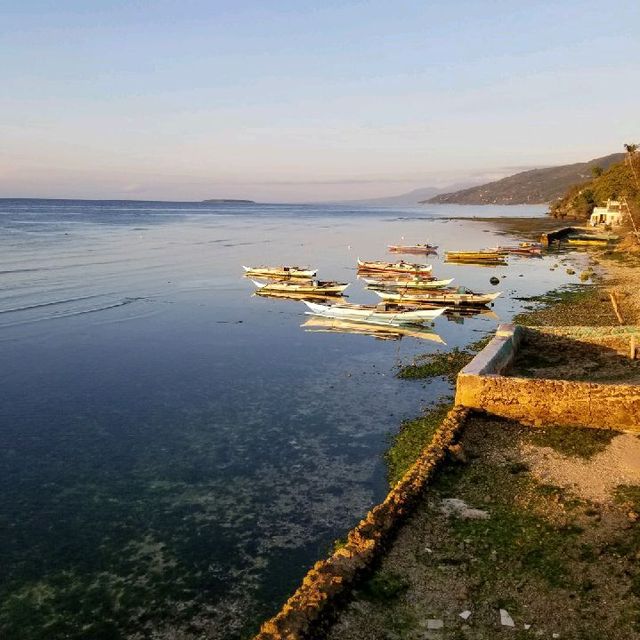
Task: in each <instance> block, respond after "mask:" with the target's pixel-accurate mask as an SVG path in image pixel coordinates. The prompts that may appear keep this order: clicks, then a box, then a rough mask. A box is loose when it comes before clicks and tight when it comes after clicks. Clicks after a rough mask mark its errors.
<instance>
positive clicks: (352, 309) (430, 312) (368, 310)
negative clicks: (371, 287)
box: [303, 300, 446, 324]
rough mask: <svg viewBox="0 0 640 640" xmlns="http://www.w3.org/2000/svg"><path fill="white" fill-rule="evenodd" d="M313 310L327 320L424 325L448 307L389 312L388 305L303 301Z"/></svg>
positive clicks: (313, 312)
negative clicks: (338, 319)
mask: <svg viewBox="0 0 640 640" xmlns="http://www.w3.org/2000/svg"><path fill="white" fill-rule="evenodd" d="M303 302H304V303H305V304H306V305H307V307H309V309H311V312H309V311H307V313H308V314H309V315H316V316H324V317H325V318H340V319H344V320H351V321H355V322H371V323H374V324H422V323H423V322H432V321H433V320H435V319H436V318H437V317H439V316H441V315H442V314H443V313H444V312H445V311H446V307H441V308H439V309H410V310H398V309H394V310H389V309H387V307H386V305H384V304H383V305H376V306H370V305H362V304H344V303H341V304H319V303H317V302H310V301H309V300H303Z"/></svg>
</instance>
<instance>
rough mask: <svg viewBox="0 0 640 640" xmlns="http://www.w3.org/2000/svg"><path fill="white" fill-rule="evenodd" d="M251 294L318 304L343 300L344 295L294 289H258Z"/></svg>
mask: <svg viewBox="0 0 640 640" xmlns="http://www.w3.org/2000/svg"><path fill="white" fill-rule="evenodd" d="M251 295H254V296H260V297H261V298H278V299H280V300H297V301H300V300H308V301H310V302H318V303H320V304H327V303H335V302H339V301H344V300H345V298H346V296H343V295H341V294H323V295H317V294H315V295H314V294H311V293H297V292H295V291H264V290H262V289H258V290H257V291H254V292H253V293H252V294H251Z"/></svg>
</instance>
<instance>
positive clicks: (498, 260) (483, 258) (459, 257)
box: [444, 251, 506, 264]
mask: <svg viewBox="0 0 640 640" xmlns="http://www.w3.org/2000/svg"><path fill="white" fill-rule="evenodd" d="M444 257H445V260H446V261H447V262H476V263H485V262H490V263H492V264H506V261H505V257H504V254H503V253H501V252H499V251H447V252H446V253H445V254H444Z"/></svg>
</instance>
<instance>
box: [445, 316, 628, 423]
mask: <svg viewBox="0 0 640 640" xmlns="http://www.w3.org/2000/svg"><path fill="white" fill-rule="evenodd" d="M523 333H524V329H523V328H522V327H516V326H514V325H501V326H500V327H499V328H498V331H497V333H496V337H495V338H493V340H492V341H491V342H490V343H489V344H488V345H487V347H486V348H485V349H484V350H483V351H482V352H480V353H479V354H478V355H477V356H476V357H475V358H474V359H473V360H472V361H471V363H469V365H467V366H466V367H465V368H464V369H463V370H462V371H461V372H460V373H459V374H458V381H457V385H456V404H459V405H461V406H465V407H469V408H471V409H475V410H479V411H485V412H487V413H490V414H492V415H496V416H499V417H502V418H509V419H512V420H518V421H520V422H522V423H523V424H527V425H531V426H542V425H549V426H552V425H555V426H577V427H591V428H599V429H618V430H624V431H634V432H640V386H638V385H634V384H607V383H595V382H578V381H572V380H550V379H543V378H522V377H511V376H506V375H502V374H503V373H504V371H505V370H506V369H507V368H508V366H509V364H510V363H511V362H512V361H513V358H514V357H515V354H516V352H517V349H518V346H519V345H520V343H521V341H522V337H523Z"/></svg>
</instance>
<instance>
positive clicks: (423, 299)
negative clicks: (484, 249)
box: [374, 287, 502, 306]
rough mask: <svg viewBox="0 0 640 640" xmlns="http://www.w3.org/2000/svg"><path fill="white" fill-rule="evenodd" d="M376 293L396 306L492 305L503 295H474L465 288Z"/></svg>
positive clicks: (499, 293)
mask: <svg viewBox="0 0 640 640" xmlns="http://www.w3.org/2000/svg"><path fill="white" fill-rule="evenodd" d="M374 293H375V294H376V295H378V296H380V297H381V298H382V299H383V300H385V301H387V302H394V303H396V304H404V303H409V304H419V303H423V304H434V305H439V304H445V305H451V306H475V305H487V304H491V303H492V302H493V301H494V300H495V299H496V298H498V297H499V296H501V295H502V292H501V291H498V292H497V293H473V292H472V291H467V290H466V289H464V288H463V287H460V288H459V289H454V290H452V289H447V290H445V291H433V292H426V291H425V292H420V293H413V292H411V293H404V292H403V293H398V292H397V291H379V290H374Z"/></svg>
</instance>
